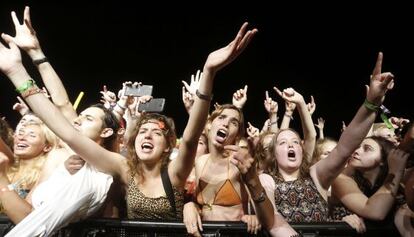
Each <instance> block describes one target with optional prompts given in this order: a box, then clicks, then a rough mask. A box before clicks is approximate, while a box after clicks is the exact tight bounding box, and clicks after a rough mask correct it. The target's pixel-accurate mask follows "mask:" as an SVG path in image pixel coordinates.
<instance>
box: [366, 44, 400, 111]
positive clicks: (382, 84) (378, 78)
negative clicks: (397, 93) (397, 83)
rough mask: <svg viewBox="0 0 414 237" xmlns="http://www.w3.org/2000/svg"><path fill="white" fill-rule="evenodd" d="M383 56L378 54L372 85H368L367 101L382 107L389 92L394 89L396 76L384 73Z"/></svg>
mask: <svg viewBox="0 0 414 237" xmlns="http://www.w3.org/2000/svg"><path fill="white" fill-rule="evenodd" d="M382 60H383V54H382V53H381V52H380V53H378V57H377V62H376V64H375V67H374V70H373V71H372V75H371V79H370V85H369V86H367V85H366V89H367V100H368V101H369V102H371V103H373V104H375V105H378V106H379V105H381V104H382V102H383V101H384V99H385V94H386V93H387V91H388V90H391V89H392V88H393V87H394V75H393V74H392V73H390V72H384V73H382V72H381V70H382Z"/></svg>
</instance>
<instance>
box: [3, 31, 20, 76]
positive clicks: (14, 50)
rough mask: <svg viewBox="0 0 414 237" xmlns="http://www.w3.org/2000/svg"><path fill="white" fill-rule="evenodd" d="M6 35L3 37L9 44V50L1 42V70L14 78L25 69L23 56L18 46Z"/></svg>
mask: <svg viewBox="0 0 414 237" xmlns="http://www.w3.org/2000/svg"><path fill="white" fill-rule="evenodd" d="M4 35H5V34H1V37H2V38H3V39H4V40H5V41H6V42H7V43H8V45H9V48H7V47H6V46H5V45H4V44H3V43H1V42H0V70H1V71H3V73H4V74H6V75H7V76H12V75H13V74H15V73H17V72H19V71H20V70H21V69H22V68H23V64H22V56H21V54H20V50H19V48H18V47H17V45H16V44H15V43H14V42H13V41H10V39H8V38H7V37H6V38H5V37H4Z"/></svg>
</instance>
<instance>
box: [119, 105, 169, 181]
mask: <svg viewBox="0 0 414 237" xmlns="http://www.w3.org/2000/svg"><path fill="white" fill-rule="evenodd" d="M150 121H158V122H160V125H161V124H162V125H161V126H164V128H162V129H161V130H162V131H163V134H164V138H165V140H166V141H167V144H168V147H169V148H170V149H169V150H168V152H165V153H164V154H163V155H162V157H161V169H163V168H165V167H167V166H168V163H169V162H170V155H171V152H172V151H173V148H174V147H175V144H176V142H177V136H176V134H175V124H174V121H173V120H172V119H171V118H169V117H167V116H164V115H162V114H157V113H150V114H144V115H142V116H141V118H140V119H139V121H138V124H137V126H136V127H135V128H134V130H133V132H132V134H131V136H130V139H129V140H128V142H127V147H128V157H129V159H128V166H129V171H130V173H131V175H133V176H134V175H135V174H137V175H138V178H139V182H143V181H144V180H145V177H144V176H143V172H142V161H141V159H140V158H139V157H138V155H137V152H136V150H135V139H136V137H137V134H138V131H139V129H140V128H141V126H142V125H144V124H146V123H148V122H150Z"/></svg>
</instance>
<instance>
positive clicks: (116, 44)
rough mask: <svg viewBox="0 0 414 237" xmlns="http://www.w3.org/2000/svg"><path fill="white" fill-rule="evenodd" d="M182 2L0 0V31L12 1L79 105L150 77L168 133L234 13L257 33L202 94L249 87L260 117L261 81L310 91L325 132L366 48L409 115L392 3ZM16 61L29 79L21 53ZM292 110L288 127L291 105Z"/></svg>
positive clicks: (346, 114) (342, 108)
mask: <svg viewBox="0 0 414 237" xmlns="http://www.w3.org/2000/svg"><path fill="white" fill-rule="evenodd" d="M137 4H138V5H137ZM183 4H184V3H182V4H179V5H177V4H175V3H171V2H170V3H169V4H165V3H162V2H152V3H151V4H150V5H149V6H143V5H142V2H136V3H133V2H120V1H117V2H115V1H114V2H110V1H106V2H100V3H86V1H85V2H84V3H81V2H75V1H71V2H67V3H65V2H55V3H52V4H47V3H42V2H39V1H33V3H30V2H28V1H9V3H7V1H2V3H1V4H0V5H1V7H0V32H6V33H9V34H11V35H14V29H13V24H12V21H11V17H10V11H11V10H15V11H16V12H17V15H18V16H19V19H21V18H22V14H23V9H24V6H25V5H29V6H31V15H32V23H33V26H34V28H35V29H36V31H37V34H38V37H39V39H40V42H41V45H42V48H43V51H44V52H45V53H46V55H47V56H48V58H49V60H50V62H51V63H52V65H53V66H54V67H55V69H56V71H57V72H58V74H59V75H60V77H61V79H62V80H63V83H64V85H65V86H66V88H67V90H68V93H69V96H70V98H71V99H72V100H73V101H74V100H75V99H76V96H77V94H78V93H79V92H80V91H85V93H86V94H85V97H84V98H83V100H82V102H81V106H80V109H82V108H84V107H85V106H87V105H90V104H92V103H94V102H96V101H98V99H99V96H100V95H99V90H101V88H102V85H107V86H108V88H109V89H112V90H114V91H117V90H118V89H120V85H121V82H122V81H125V80H134V81H141V82H143V83H144V84H152V85H154V90H153V96H154V97H164V98H166V109H165V113H166V114H167V115H169V116H172V117H173V118H174V119H175V121H176V124H177V130H178V133H179V134H181V133H182V130H183V128H184V126H185V123H186V121H187V115H186V113H185V110H184V108H183V105H182V102H181V80H187V81H188V80H189V79H190V75H191V74H192V73H195V72H196V70H197V69H202V67H203V64H204V61H205V59H206V57H207V55H208V53H209V52H211V51H213V50H215V49H217V48H219V47H222V46H224V45H226V44H227V43H228V42H230V41H231V40H232V39H233V37H234V36H235V34H236V33H237V31H238V29H239V27H240V26H241V25H242V23H243V22H244V21H248V22H249V23H250V25H251V26H253V27H256V28H258V30H259V33H258V34H257V35H256V37H255V38H254V39H253V41H252V42H251V44H250V45H249V46H248V48H247V50H246V51H245V52H244V53H243V54H242V55H241V56H240V57H239V58H238V59H237V60H236V61H235V62H233V63H232V64H230V65H229V66H227V67H226V68H225V69H224V70H222V71H220V72H219V74H218V75H217V78H216V81H215V86H214V101H216V102H219V103H226V102H231V97H232V93H233V92H234V91H235V90H237V89H239V88H242V87H243V86H244V85H245V84H247V85H249V91H248V101H247V104H246V106H245V116H246V118H247V121H251V122H252V123H253V124H255V125H256V126H258V127H261V126H262V124H263V122H264V120H265V116H266V112H265V110H264V108H263V99H264V94H265V90H269V91H270V94H271V95H272V97H273V98H274V99H276V101H277V102H278V103H279V115H280V116H282V113H283V112H284V104H283V101H282V100H281V98H279V97H278V96H277V95H276V93H275V92H274V91H273V90H272V87H273V86H278V87H279V88H286V87H293V88H295V89H296V90H297V91H299V92H300V93H301V94H302V95H303V96H304V97H305V99H306V100H307V101H309V100H310V95H313V96H314V97H315V99H316V103H317V109H316V113H315V114H314V116H313V118H314V121H316V119H317V118H318V117H320V116H322V117H323V118H325V119H326V120H327V121H326V130H325V134H326V135H329V136H333V137H338V135H339V130H340V127H341V121H342V120H344V121H345V122H346V123H348V122H349V121H350V120H351V118H352V117H353V115H354V114H355V112H356V110H357V108H358V107H359V105H360V104H361V103H362V102H363V100H364V98H365V88H364V84H368V83H369V75H370V73H371V71H372V69H373V66H374V63H375V59H376V55H377V53H378V51H383V52H384V64H383V66H384V67H383V68H384V71H391V72H393V73H394V75H395V77H396V78H395V84H396V85H395V88H394V90H392V91H390V93H389V94H388V96H387V99H386V102H385V105H386V106H387V107H388V108H389V109H390V110H391V112H392V114H393V115H395V116H402V117H406V118H409V119H411V120H412V119H414V118H413V116H412V115H413V113H412V109H411V106H410V105H409V104H410V102H411V101H412V97H411V96H412V92H411V91H412V90H411V87H410V86H409V85H410V83H409V82H410V81H411V80H412V73H411V70H412V68H413V65H414V60H413V57H412V55H413V53H414V37H413V36H411V35H413V32H412V31H413V30H414V19H413V18H414V15H413V14H410V13H409V12H405V11H404V10H403V9H404V6H388V5H384V4H383V5H381V6H375V9H374V7H371V8H362V7H361V6H359V5H353V6H329V5H324V6H323V7H322V6H315V5H312V6H306V5H301V4H299V3H297V4H292V6H282V5H281V4H277V3H272V5H271V4H270V3H266V4H259V2H258V1H255V3H251V5H241V4H242V3H237V6H236V5H235V6H233V7H232V6H226V7H224V6H221V5H219V4H217V3H213V2H204V3H203V5H208V4H211V5H209V6H207V7H206V6H203V7H202V5H201V6H197V7H196V6H195V5H194V6H193V5H189V6H184V5H183ZM200 4H201V3H200ZM238 8H239V9H238ZM312 8H316V9H318V10H312ZM322 9H325V10H322ZM24 59H25V65H27V68H28V70H29V71H30V72H31V75H32V76H33V77H34V78H35V79H36V80H37V81H40V77H39V75H38V73H37V72H36V70H35V68H34V66H32V64H31V62H30V60H29V59H28V57H27V56H26V55H24ZM0 78H1V79H0V87H1V94H0V101H1V104H2V108H1V110H0V113H1V114H2V115H3V116H6V117H7V118H8V120H9V121H10V122H11V123H12V124H13V125H15V123H16V121H17V119H18V117H19V116H18V115H17V113H16V112H14V111H12V109H11V107H12V105H13V103H14V102H15V100H16V99H15V97H16V96H17V93H16V92H15V91H14V90H13V89H14V88H13V86H12V84H11V83H10V82H9V81H8V80H7V79H5V76H4V75H0ZM294 117H295V120H294V121H293V125H294V126H295V127H296V128H298V127H297V125H298V123H299V117H298V115H297V113H296V114H295V115H294Z"/></svg>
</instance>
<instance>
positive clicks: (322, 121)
mask: <svg viewBox="0 0 414 237" xmlns="http://www.w3.org/2000/svg"><path fill="white" fill-rule="evenodd" d="M315 127H317V128H318V130H319V139H320V140H323V139H324V138H325V135H324V133H323V129H324V128H325V119H323V118H322V117H321V118H318V123H317V124H315Z"/></svg>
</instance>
